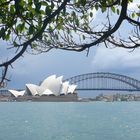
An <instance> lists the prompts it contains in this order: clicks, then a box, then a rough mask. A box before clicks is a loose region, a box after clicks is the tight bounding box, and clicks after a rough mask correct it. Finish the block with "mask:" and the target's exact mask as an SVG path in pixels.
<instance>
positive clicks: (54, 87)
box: [47, 76, 63, 96]
mask: <svg viewBox="0 0 140 140" xmlns="http://www.w3.org/2000/svg"><path fill="white" fill-rule="evenodd" d="M62 78H63V76H60V77H57V78H56V79H55V80H53V81H50V83H49V84H48V85H47V88H48V89H49V90H51V91H52V92H53V93H54V94H55V95H56V96H58V95H60V90H61V86H62Z"/></svg>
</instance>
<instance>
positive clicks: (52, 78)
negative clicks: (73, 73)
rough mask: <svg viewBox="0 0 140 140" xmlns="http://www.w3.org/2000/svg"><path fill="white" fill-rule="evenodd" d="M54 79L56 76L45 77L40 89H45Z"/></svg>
mask: <svg viewBox="0 0 140 140" xmlns="http://www.w3.org/2000/svg"><path fill="white" fill-rule="evenodd" d="M55 79H56V75H51V76H49V77H47V78H46V79H45V80H44V81H43V82H42V83H41V85H40V86H41V87H47V85H49V84H50V83H53V81H54V80H55Z"/></svg>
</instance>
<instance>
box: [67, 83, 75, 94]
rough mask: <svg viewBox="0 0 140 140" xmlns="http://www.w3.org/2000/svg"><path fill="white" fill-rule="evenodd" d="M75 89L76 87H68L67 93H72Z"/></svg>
mask: <svg viewBox="0 0 140 140" xmlns="http://www.w3.org/2000/svg"><path fill="white" fill-rule="evenodd" d="M76 87H77V85H69V88H68V93H74V91H75V89H76Z"/></svg>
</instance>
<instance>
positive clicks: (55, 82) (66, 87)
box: [9, 75, 77, 101]
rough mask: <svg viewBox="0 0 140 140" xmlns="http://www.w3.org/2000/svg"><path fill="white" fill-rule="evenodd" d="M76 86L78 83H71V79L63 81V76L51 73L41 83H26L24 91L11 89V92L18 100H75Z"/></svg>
mask: <svg viewBox="0 0 140 140" xmlns="http://www.w3.org/2000/svg"><path fill="white" fill-rule="evenodd" d="M76 87H77V85H74V84H72V85H71V84H69V81H65V82H63V76H60V77H56V75H51V76H49V77H47V78H46V79H45V80H44V81H42V82H41V84H40V85H35V84H26V87H25V90H23V91H17V90H9V92H10V93H11V95H12V96H13V97H14V98H15V99H16V100H17V101H26V100H32V101H75V100H77V94H76V93H75V90H76Z"/></svg>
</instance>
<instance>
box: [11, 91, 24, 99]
mask: <svg viewBox="0 0 140 140" xmlns="http://www.w3.org/2000/svg"><path fill="white" fill-rule="evenodd" d="M9 92H10V93H11V94H12V95H14V96H15V97H16V98H17V97H18V96H23V95H24V93H25V90H23V91H17V90H9Z"/></svg>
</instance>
